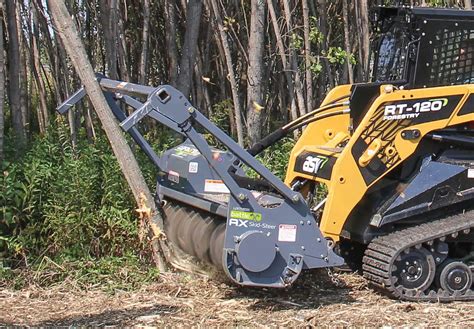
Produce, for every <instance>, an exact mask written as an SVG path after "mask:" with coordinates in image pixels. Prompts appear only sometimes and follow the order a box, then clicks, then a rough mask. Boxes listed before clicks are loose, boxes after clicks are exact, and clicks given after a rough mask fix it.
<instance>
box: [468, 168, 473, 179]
mask: <svg viewBox="0 0 474 329" xmlns="http://www.w3.org/2000/svg"><path fill="white" fill-rule="evenodd" d="M467 178H474V169H468V171H467Z"/></svg>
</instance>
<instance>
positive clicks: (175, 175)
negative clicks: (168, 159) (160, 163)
mask: <svg viewBox="0 0 474 329" xmlns="http://www.w3.org/2000/svg"><path fill="white" fill-rule="evenodd" d="M168 180H170V181H172V182H174V183H176V184H179V173H177V172H176V171H173V170H170V171H169V172H168Z"/></svg>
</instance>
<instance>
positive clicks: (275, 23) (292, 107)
mask: <svg viewBox="0 0 474 329" xmlns="http://www.w3.org/2000/svg"><path fill="white" fill-rule="evenodd" d="M267 3H268V10H269V13H270V18H271V21H272V26H273V32H274V33H275V38H276V43H277V48H278V54H279V55H280V59H281V63H282V66H283V72H284V74H285V79H286V83H287V85H288V97H289V101H290V114H291V119H292V120H295V119H296V118H297V117H298V108H297V106H296V99H295V89H294V85H293V77H292V74H291V72H290V70H289V68H288V66H289V65H288V60H287V58H286V53H285V45H284V43H283V38H282V35H281V31H280V27H279V25H278V18H277V14H276V12H275V7H274V6H273V0H267ZM281 103H282V104H283V102H281ZM296 136H297V132H296V131H295V137H296Z"/></svg>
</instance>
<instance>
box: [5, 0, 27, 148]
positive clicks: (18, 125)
mask: <svg viewBox="0 0 474 329" xmlns="http://www.w3.org/2000/svg"><path fill="white" fill-rule="evenodd" d="M16 5H17V1H16V0H9V1H7V2H6V14H7V16H6V20H7V29H8V52H7V55H8V56H7V57H8V100H9V103H8V104H9V105H10V113H11V117H12V121H13V132H14V135H15V145H17V146H18V147H17V148H16V149H17V150H19V151H21V150H22V149H23V147H24V145H25V141H26V134H25V127H24V126H23V117H22V113H21V104H20V103H21V102H20V66H21V61H20V43H19V41H18V26H17V20H16Z"/></svg>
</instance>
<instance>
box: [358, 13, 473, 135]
mask: <svg viewBox="0 0 474 329" xmlns="http://www.w3.org/2000/svg"><path fill="white" fill-rule="evenodd" d="M370 21H371V25H372V35H373V38H372V40H371V45H372V47H371V58H370V61H369V62H370V64H371V65H370V66H371V70H370V71H371V82H370V83H361V84H355V85H353V87H352V90H351V98H350V102H351V121H352V131H354V130H355V129H356V128H357V126H358V125H359V124H360V121H361V120H362V118H364V116H365V114H366V111H367V110H368V109H369V108H370V104H372V102H373V101H374V100H375V99H376V98H377V97H378V96H379V95H380V86H381V85H383V84H392V85H395V86H398V87H400V88H404V89H418V88H429V87H438V86H452V85H463V84H468V83H474V11H470V10H457V9H441V8H436V9H434V8H427V7H419V8H413V7H376V8H373V9H372V10H371V14H370Z"/></svg>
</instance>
